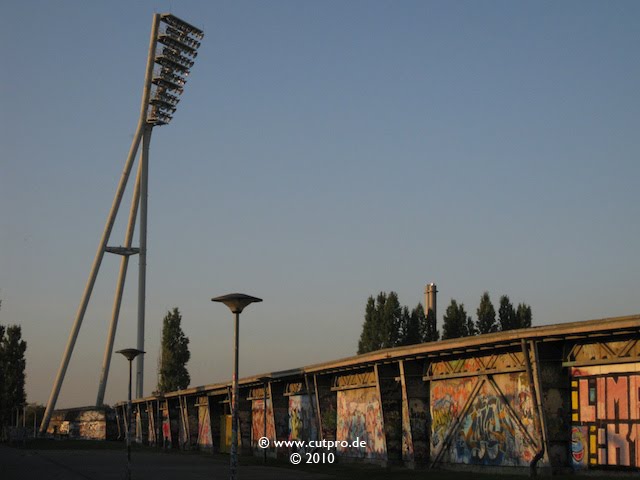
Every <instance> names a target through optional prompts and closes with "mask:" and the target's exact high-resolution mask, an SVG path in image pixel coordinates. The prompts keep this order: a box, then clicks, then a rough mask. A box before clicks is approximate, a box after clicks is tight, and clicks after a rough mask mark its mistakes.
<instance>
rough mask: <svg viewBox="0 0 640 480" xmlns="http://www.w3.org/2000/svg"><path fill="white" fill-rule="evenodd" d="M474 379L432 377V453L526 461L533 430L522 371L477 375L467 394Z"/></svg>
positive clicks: (474, 460) (493, 461)
mask: <svg viewBox="0 0 640 480" xmlns="http://www.w3.org/2000/svg"><path fill="white" fill-rule="evenodd" d="M477 381H481V380H478V379H477V378H475V377H471V378H466V379H452V380H443V381H438V382H434V386H433V387H432V390H431V393H432V397H431V398H432V416H433V427H432V428H433V430H432V432H433V433H432V455H433V456H434V458H436V457H438V456H441V461H444V462H450V463H465V464H473V465H490V466H528V465H529V464H530V462H531V461H532V460H533V457H534V456H535V453H536V449H537V447H536V442H537V441H539V440H537V439H538V437H539V435H537V434H536V429H535V425H534V402H533V400H532V397H531V391H530V387H529V383H528V381H527V377H526V374H525V373H511V374H502V375H495V376H494V377H493V378H492V379H487V380H482V382H483V383H482V385H481V386H479V388H477V389H476V390H477V391H476V392H475V396H474V397H473V398H470V395H471V393H472V392H473V391H474V387H475V386H476V382H477ZM469 402H470V403H469ZM453 429H455V431H454V430H453ZM443 449H445V451H443ZM441 453H442V455H440V454H441Z"/></svg>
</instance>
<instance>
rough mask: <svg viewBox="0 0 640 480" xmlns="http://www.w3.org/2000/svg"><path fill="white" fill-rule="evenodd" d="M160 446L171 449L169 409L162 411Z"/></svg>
mask: <svg viewBox="0 0 640 480" xmlns="http://www.w3.org/2000/svg"><path fill="white" fill-rule="evenodd" d="M162 446H163V447H164V448H171V419H170V418H169V409H168V408H166V407H165V408H163V409H162Z"/></svg>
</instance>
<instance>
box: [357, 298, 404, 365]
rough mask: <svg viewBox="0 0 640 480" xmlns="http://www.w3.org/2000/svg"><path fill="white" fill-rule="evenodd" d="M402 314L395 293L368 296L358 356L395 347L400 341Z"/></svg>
mask: <svg viewBox="0 0 640 480" xmlns="http://www.w3.org/2000/svg"><path fill="white" fill-rule="evenodd" d="M402 326H403V313H402V307H401V306H400V302H399V301H398V294H397V293H396V292H389V293H388V294H387V293H385V292H380V293H379V294H378V296H377V297H376V298H375V300H374V298H373V297H372V296H370V297H369V298H368V299H367V305H366V307H365V314H364V323H363V324H362V333H361V334H360V340H359V341H358V354H362V353H367V352H372V351H374V350H380V349H382V348H389V347H395V346H397V345H399V344H400V342H401V341H402V336H401V330H402Z"/></svg>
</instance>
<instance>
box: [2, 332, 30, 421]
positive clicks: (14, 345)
mask: <svg viewBox="0 0 640 480" xmlns="http://www.w3.org/2000/svg"><path fill="white" fill-rule="evenodd" d="M26 350H27V342H25V341H24V340H22V328H21V327H20V326H19V325H9V326H8V327H7V328H6V329H5V328H4V327H3V326H1V325H0V370H2V372H1V373H2V383H0V424H4V425H6V424H8V423H9V422H10V421H11V413H12V410H13V408H15V407H18V406H23V405H24V404H25V403H26V400H27V395H26V393H25V390H24V384H25V368H26V366H27V363H26V360H25V358H24V353H25V352H26Z"/></svg>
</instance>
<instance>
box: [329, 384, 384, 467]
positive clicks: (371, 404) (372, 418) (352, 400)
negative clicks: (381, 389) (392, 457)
mask: <svg viewBox="0 0 640 480" xmlns="http://www.w3.org/2000/svg"><path fill="white" fill-rule="evenodd" d="M337 397H338V399H337V400H338V411H337V429H336V440H338V441H347V442H353V441H354V440H356V438H359V439H360V440H361V441H362V440H364V441H365V442H366V447H357V448H356V447H339V448H338V449H337V452H338V453H339V454H340V455H342V456H345V457H357V458H371V459H379V460H386V458H387V447H386V443H385V436H384V428H383V421H382V406H381V403H380V398H379V396H378V392H377V390H376V389H375V388H372V387H369V388H358V389H354V390H341V391H339V392H338V395H337Z"/></svg>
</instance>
